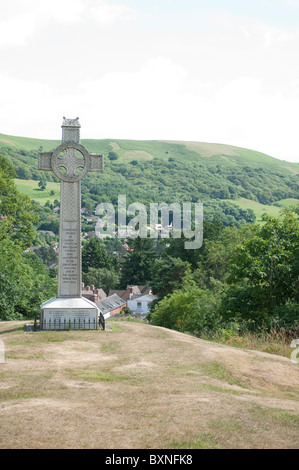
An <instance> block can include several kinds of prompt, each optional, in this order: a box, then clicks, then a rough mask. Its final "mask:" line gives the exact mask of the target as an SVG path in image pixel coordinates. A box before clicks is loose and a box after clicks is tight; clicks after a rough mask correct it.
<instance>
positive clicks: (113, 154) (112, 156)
mask: <svg viewBox="0 0 299 470" xmlns="http://www.w3.org/2000/svg"><path fill="white" fill-rule="evenodd" d="M108 158H109V160H111V161H113V160H117V159H118V158H119V156H118V155H117V153H116V152H109V153H108Z"/></svg>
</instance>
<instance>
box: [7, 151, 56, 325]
mask: <svg viewBox="0 0 299 470" xmlns="http://www.w3.org/2000/svg"><path fill="white" fill-rule="evenodd" d="M0 162H1V167H0V273H1V274H0V319H1V320H13V319H21V318H23V317H25V318H34V315H35V313H38V311H39V310H40V305H41V303H42V302H43V301H44V300H46V299H47V298H49V296H53V294H54V288H55V287H56V280H51V279H50V277H49V276H48V273H47V271H46V268H45V266H44V265H43V263H42V261H41V260H40V259H39V258H38V257H37V256H36V255H33V254H32V253H25V250H26V249H28V248H29V247H30V246H31V245H32V243H33V241H34V239H35V236H36V232H35V228H34V223H36V222H37V219H38V216H37V214H36V209H37V207H36V205H35V204H34V203H33V202H32V201H31V200H30V198H29V197H28V196H24V195H23V194H20V193H19V192H18V191H17V189H16V187H15V184H14V181H13V178H14V170H13V168H12V167H11V165H10V164H9V163H8V162H7V161H6V160H5V159H4V158H3V157H1V156H0ZM55 290H56V288H55Z"/></svg>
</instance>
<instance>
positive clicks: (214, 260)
mask: <svg viewBox="0 0 299 470" xmlns="http://www.w3.org/2000/svg"><path fill="white" fill-rule="evenodd" d="M135 166H137V165H135ZM14 177H15V170H14V168H13V166H12V165H11V164H10V163H9V162H8V161H7V160H6V159H5V158H4V157H0V319H1V320H14V319H22V318H33V317H34V315H35V314H36V313H39V310H40V305H41V303H42V302H43V301H45V300H48V299H49V298H51V297H53V296H55V295H56V291H57V290H56V289H57V280H56V279H55V269H53V268H50V266H51V265H53V264H55V261H57V254H56V253H55V252H54V251H53V247H52V246H48V247H47V246H45V247H41V248H40V249H39V250H36V251H35V252H34V253H32V252H30V251H28V250H29V248H31V247H32V246H33V245H34V243H35V244H36V240H37V237H38V236H39V235H38V234H37V231H36V227H37V226H38V224H39V223H40V222H39V221H38V220H37V219H38V217H39V215H40V216H41V217H43V214H44V213H47V214H50V212H51V210H50V208H40V210H37V206H36V205H35V204H34V203H33V202H32V201H31V200H30V198H29V197H27V196H24V195H23V194H20V193H19V192H18V191H17V189H16V187H15V184H14ZM298 214H299V209H298V208H292V209H285V210H283V211H282V215H281V217H280V218H274V217H268V216H265V217H264V220H263V224H260V225H257V224H254V223H252V222H251V223H242V224H239V225H236V224H235V225H233V224H232V225H226V224H225V223H224V221H223V220H222V219H221V217H219V216H218V215H217V213H215V214H214V216H213V219H212V220H206V219H205V220H204V227H203V229H204V230H203V233H204V240H203V245H202V247H201V248H199V249H196V250H186V249H185V248H184V242H185V240H184V237H182V238H171V236H170V238H168V239H157V240H153V239H150V238H140V237H137V238H134V239H129V240H127V249H125V247H124V246H123V244H122V243H121V241H120V240H118V239H111V240H105V241H102V240H100V239H99V238H97V237H92V238H90V239H89V240H85V241H84V244H83V255H82V270H83V281H84V282H86V283H87V284H94V285H95V286H96V287H98V288H100V287H101V288H103V289H104V290H105V292H106V293H107V294H108V293H109V290H110V289H114V288H125V287H126V286H127V285H128V284H137V285H145V284H147V285H151V287H152V290H153V293H154V294H156V295H157V296H158V301H155V302H153V303H152V309H151V313H150V316H149V319H150V321H151V322H152V324H155V325H161V326H165V327H168V328H173V329H177V330H179V331H183V332H190V333H192V334H195V335H197V336H201V335H202V334H204V333H207V332H209V331H214V330H217V328H225V327H226V326H227V325H232V324H233V325H234V326H235V327H236V328H240V329H241V328H247V329H252V330H256V329H258V328H261V327H264V326H266V327H269V326H270V325H271V323H272V322H276V323H277V324H279V325H282V326H283V325H284V326H285V327H286V328H293V327H294V326H295V325H297V324H298V320H299V222H298ZM53 220H54V219H53ZM55 220H57V219H55Z"/></svg>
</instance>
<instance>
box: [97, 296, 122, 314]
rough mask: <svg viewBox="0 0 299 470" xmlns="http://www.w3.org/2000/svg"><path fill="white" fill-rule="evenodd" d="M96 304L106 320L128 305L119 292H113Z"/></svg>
mask: <svg viewBox="0 0 299 470" xmlns="http://www.w3.org/2000/svg"><path fill="white" fill-rule="evenodd" d="M96 304H97V306H98V308H99V310H100V311H101V313H102V314H103V316H104V318H105V320H106V319H107V318H109V317H111V316H113V315H116V314H117V313H120V312H121V311H122V310H123V309H124V307H125V306H126V301H125V300H123V299H121V298H120V297H119V296H118V295H117V294H113V295H110V296H108V297H106V298H105V299H102V300H98V301H97V302H96Z"/></svg>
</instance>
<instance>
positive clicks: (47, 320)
mask: <svg viewBox="0 0 299 470" xmlns="http://www.w3.org/2000/svg"><path fill="white" fill-rule="evenodd" d="M98 328H99V309H98V307H97V305H96V304H95V303H94V302H91V300H88V299H85V298H84V297H76V298H62V297H61V298H59V297H54V298H53V299H50V300H48V301H47V302H44V303H43V304H42V306H41V314H40V329H41V330H97V329H98Z"/></svg>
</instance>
